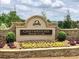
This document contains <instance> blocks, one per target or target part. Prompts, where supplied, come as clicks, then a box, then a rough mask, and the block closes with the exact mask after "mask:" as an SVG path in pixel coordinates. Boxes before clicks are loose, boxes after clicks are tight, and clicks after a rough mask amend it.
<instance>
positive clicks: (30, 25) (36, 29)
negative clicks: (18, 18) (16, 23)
mask: <svg viewBox="0 0 79 59" xmlns="http://www.w3.org/2000/svg"><path fill="white" fill-rule="evenodd" d="M28 40H52V41H55V28H54V27H52V28H50V27H48V22H47V20H46V19H44V18H43V17H42V16H32V17H30V18H29V19H28V20H26V21H25V25H24V27H16V41H28Z"/></svg>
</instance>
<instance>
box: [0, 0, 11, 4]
mask: <svg viewBox="0 0 79 59" xmlns="http://www.w3.org/2000/svg"><path fill="white" fill-rule="evenodd" d="M0 2H1V4H10V2H11V1H10V0H0Z"/></svg>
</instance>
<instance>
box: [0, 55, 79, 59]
mask: <svg viewBox="0 0 79 59" xmlns="http://www.w3.org/2000/svg"><path fill="white" fill-rule="evenodd" d="M0 59H79V56H74V57H41V58H0Z"/></svg>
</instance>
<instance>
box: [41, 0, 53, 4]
mask: <svg viewBox="0 0 79 59" xmlns="http://www.w3.org/2000/svg"><path fill="white" fill-rule="evenodd" d="M40 1H41V2H42V3H43V4H46V5H51V4H52V0H40Z"/></svg>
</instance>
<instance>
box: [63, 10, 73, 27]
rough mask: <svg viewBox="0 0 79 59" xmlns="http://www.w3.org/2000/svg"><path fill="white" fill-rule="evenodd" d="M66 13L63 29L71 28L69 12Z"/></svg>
mask: <svg viewBox="0 0 79 59" xmlns="http://www.w3.org/2000/svg"><path fill="white" fill-rule="evenodd" d="M67 12H68V14H67V16H66V19H65V20H64V23H63V28H72V20H71V17H70V13H69V10H68V11H67Z"/></svg>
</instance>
